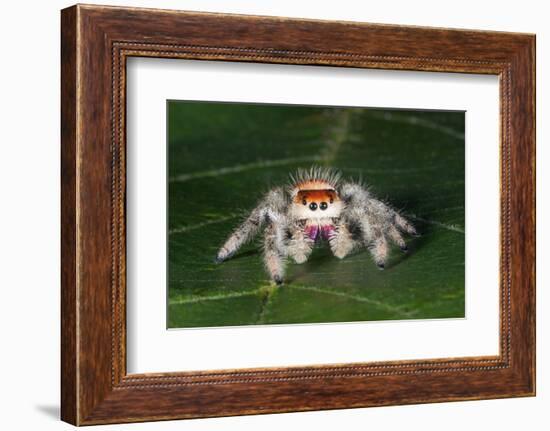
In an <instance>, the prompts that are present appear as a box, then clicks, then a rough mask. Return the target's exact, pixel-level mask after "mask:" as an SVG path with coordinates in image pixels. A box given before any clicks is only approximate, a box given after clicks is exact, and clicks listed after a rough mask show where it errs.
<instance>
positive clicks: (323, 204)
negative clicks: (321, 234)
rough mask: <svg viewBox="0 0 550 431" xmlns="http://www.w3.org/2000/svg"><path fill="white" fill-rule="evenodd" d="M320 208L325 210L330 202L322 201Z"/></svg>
mask: <svg viewBox="0 0 550 431" xmlns="http://www.w3.org/2000/svg"><path fill="white" fill-rule="evenodd" d="M319 208H321V210H322V211H324V210H326V209H327V208H328V204H327V203H326V202H321V204H320V205H319Z"/></svg>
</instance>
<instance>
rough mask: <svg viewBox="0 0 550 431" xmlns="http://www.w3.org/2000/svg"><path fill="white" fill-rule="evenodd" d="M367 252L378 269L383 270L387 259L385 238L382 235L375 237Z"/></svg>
mask: <svg viewBox="0 0 550 431" xmlns="http://www.w3.org/2000/svg"><path fill="white" fill-rule="evenodd" d="M369 251H370V253H371V255H372V257H373V259H374V263H376V265H377V266H378V268H379V269H384V267H385V266H386V259H387V257H388V241H387V240H386V237H385V236H384V235H380V236H379V237H377V238H376V239H375V240H374V241H373V242H372V244H371V245H370V246H369Z"/></svg>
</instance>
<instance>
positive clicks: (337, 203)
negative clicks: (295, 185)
mask: <svg viewBox="0 0 550 431" xmlns="http://www.w3.org/2000/svg"><path fill="white" fill-rule="evenodd" d="M342 207H343V203H342V201H341V200H340V197H339V196H338V193H336V191H335V190H334V189H305V190H299V191H298V192H297V193H296V195H295V196H294V198H293V199H292V205H291V209H290V210H291V212H292V215H293V216H294V217H295V218H297V219H299V220H304V219H321V218H329V217H339V216H340V212H341V211H342Z"/></svg>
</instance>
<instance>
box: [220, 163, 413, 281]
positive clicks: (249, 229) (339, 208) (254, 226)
mask: <svg viewBox="0 0 550 431" xmlns="http://www.w3.org/2000/svg"><path fill="white" fill-rule="evenodd" d="M340 178H341V175H340V173H339V172H337V171H334V170H331V169H328V168H319V167H312V168H311V169H309V170H299V171H298V172H297V174H296V175H294V176H291V182H290V185H289V186H288V187H286V188H284V187H276V188H274V189H272V190H270V191H269V192H268V193H267V194H266V195H265V196H264V197H263V199H262V200H261V201H260V203H259V204H258V206H256V208H254V210H252V212H251V213H250V215H249V216H248V217H247V218H246V220H245V221H244V222H243V223H242V224H241V225H240V226H239V227H237V229H235V231H234V232H233V233H232V234H231V235H230V236H229V238H228V239H227V241H226V242H225V244H224V245H223V246H222V247H221V248H220V250H219V251H218V254H217V256H216V262H218V263H219V262H223V261H224V260H227V259H229V258H230V257H231V256H233V255H234V254H235V253H236V252H237V250H238V249H239V248H240V247H241V246H242V245H243V244H245V243H246V242H248V241H250V240H251V239H252V238H253V237H254V236H255V235H256V234H257V233H258V232H259V231H260V230H261V229H262V228H263V227H264V226H265V229H264V249H263V251H264V262H265V266H266V268H267V271H268V272H269V275H270V276H271V279H272V280H273V281H274V282H275V283H277V284H281V283H282V282H283V277H284V268H285V259H286V258H287V257H291V258H292V259H293V260H294V261H295V262H296V263H304V262H305V261H307V259H308V257H309V255H310V254H311V251H312V249H313V246H314V245H315V243H319V242H321V241H323V240H324V241H328V244H329V246H330V249H331V251H332V254H334V256H336V257H338V258H340V259H343V258H344V257H346V256H347V255H348V254H349V253H351V252H352V251H353V250H355V249H357V248H359V247H366V248H368V250H369V251H370V253H371V255H372V257H373V259H374V262H375V263H376V265H378V267H379V268H380V269H384V265H385V263H386V259H387V256H388V249H389V246H388V240H389V241H391V242H393V243H395V244H396V245H398V246H399V247H400V248H401V250H403V251H404V252H406V251H407V244H406V243H405V240H404V239H403V236H402V232H405V233H407V234H409V235H414V236H416V235H417V232H416V229H415V228H414V226H413V225H412V224H411V223H410V222H409V221H407V220H406V219H405V218H404V217H403V216H402V215H400V214H399V213H398V212H397V211H396V210H395V209H393V208H392V207H391V206H390V205H388V204H386V203H384V202H382V201H380V200H378V199H376V198H375V197H374V196H372V194H371V193H370V192H369V190H368V189H367V188H365V187H364V186H362V185H361V184H359V183H353V182H342V181H341V180H340Z"/></svg>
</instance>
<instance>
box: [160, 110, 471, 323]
mask: <svg viewBox="0 0 550 431" xmlns="http://www.w3.org/2000/svg"><path fill="white" fill-rule="evenodd" d="M168 149H169V151H168V153H169V159H168V176H169V178H168V219H169V220H168V226H169V232H168V327H169V328H181V327H202V326H227V325H252V324H281V323H314V322H343V321H358V320H362V321H366V320H389V319H426V318H448V317H464V113H463V112H434V111H432V112H427V111H412V110H408V111H405V110H380V109H366V108H327V107H308V106H294V105H293V106H285V105H257V104H229V103H202V102H182V101H169V102H168ZM312 164H317V165H325V166H332V167H335V168H338V169H340V170H341V171H342V172H343V174H344V176H345V177H346V178H353V179H359V178H361V179H362V180H364V181H365V182H366V183H368V184H370V185H371V186H372V191H373V192H374V193H375V194H376V195H377V196H378V197H380V198H384V199H387V200H388V201H389V202H391V203H392V204H393V205H394V206H395V207H397V208H399V209H401V210H402V211H403V213H404V214H405V215H406V216H407V217H408V218H409V219H410V220H411V221H412V222H413V223H414V224H415V226H416V227H417V228H418V230H419V232H420V233H421V234H422V236H421V237H420V238H414V239H412V238H409V239H408V242H409V248H410V252H409V253H408V254H403V253H401V252H400V251H399V250H398V249H393V250H392V253H391V257H390V261H389V263H388V265H387V267H386V270H385V271H379V270H378V269H377V268H376V266H375V265H374V263H373V262H372V260H371V258H370V255H369V253H368V252H367V251H366V250H362V251H360V252H358V253H355V254H354V255H352V256H349V257H348V258H346V259H344V260H339V259H337V258H334V257H333V256H332V255H331V254H330V251H329V250H328V249H327V248H326V247H321V248H318V249H316V250H314V252H313V254H312V256H311V258H310V260H309V261H308V262H307V263H305V264H303V265H296V264H292V263H289V265H288V269H287V272H288V273H287V277H286V283H285V284H284V285H283V286H281V287H275V286H274V285H272V284H271V283H270V281H269V277H268V276H267V274H266V272H265V270H264V268H263V263H262V258H261V254H260V249H259V241H255V242H253V243H251V244H249V245H248V246H246V247H244V248H243V249H242V250H241V251H240V252H239V253H238V254H237V255H236V256H235V257H234V258H232V259H231V260H228V261H227V262H224V263H223V264H221V265H216V264H215V263H213V259H214V256H215V255H216V251H217V250H218V248H219V247H220V246H221V245H222V243H223V242H224V241H225V239H226V238H227V236H228V235H229V234H230V232H231V231H232V229H233V228H235V226H236V225H237V224H238V223H239V222H240V221H241V220H242V217H243V215H245V214H246V213H247V211H250V210H251V209H252V208H253V207H254V206H255V204H256V203H257V200H258V199H259V198H260V196H261V195H262V194H263V193H265V191H267V190H268V189H269V188H270V187H272V186H275V185H280V184H285V183H286V182H287V180H288V174H289V173H291V172H293V171H295V170H296V169H297V168H299V167H309V166H311V165H312Z"/></svg>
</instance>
